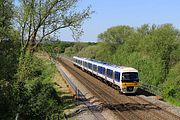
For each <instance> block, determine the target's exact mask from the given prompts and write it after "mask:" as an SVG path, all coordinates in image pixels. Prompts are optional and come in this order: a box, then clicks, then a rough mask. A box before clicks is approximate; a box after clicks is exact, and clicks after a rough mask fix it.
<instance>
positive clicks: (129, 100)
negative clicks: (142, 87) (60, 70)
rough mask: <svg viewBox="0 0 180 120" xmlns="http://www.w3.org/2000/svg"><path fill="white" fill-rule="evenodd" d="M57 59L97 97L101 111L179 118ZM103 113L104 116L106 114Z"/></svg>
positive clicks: (135, 117) (119, 116) (126, 116)
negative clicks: (122, 92) (120, 92)
mask: <svg viewBox="0 0 180 120" xmlns="http://www.w3.org/2000/svg"><path fill="white" fill-rule="evenodd" d="M58 61H60V63H61V64H62V65H63V66H64V67H65V68H66V69H67V70H68V71H69V72H70V73H71V74H72V75H73V76H75V78H76V79H77V80H78V81H79V82H81V83H82V84H83V85H84V86H85V87H86V88H87V89H88V90H89V91H90V93H92V94H93V95H94V96H96V97H97V98H98V99H97V100H96V101H98V104H97V105H98V106H99V109H100V110H101V111H103V110H104V111H105V110H111V111H112V112H113V113H114V114H115V115H116V117H113V118H115V119H124V120H131V119H133V120H139V119H148V120H166V119H167V120H169V119H171V120H180V116H178V115H175V114H174V113H171V112H170V111H167V110H166V109H163V108H161V107H160V106H157V105H155V104H153V103H151V102H149V101H148V100H146V99H145V98H143V97H139V96H137V95H124V94H119V93H118V91H117V90H115V89H113V88H112V87H110V86H108V85H106V84H105V83H103V82H101V81H100V80H98V79H96V78H95V77H93V76H92V75H89V74H87V73H85V72H83V71H82V70H80V69H79V68H77V67H75V66H73V64H72V62H71V61H69V60H67V59H65V58H61V59H58ZM100 101H101V102H100ZM104 115H105V116H106V114H104Z"/></svg>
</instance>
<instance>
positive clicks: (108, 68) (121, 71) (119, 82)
mask: <svg viewBox="0 0 180 120" xmlns="http://www.w3.org/2000/svg"><path fill="white" fill-rule="evenodd" d="M73 64H74V65H75V66H77V67H79V68H80V69H82V70H84V71H88V72H90V73H91V74H93V75H94V76H96V77H99V78H101V79H103V81H105V82H107V83H109V84H110V85H111V86H113V87H115V88H118V90H119V92H121V93H135V92H136V90H137V87H138V83H139V77H138V70H136V69H134V68H132V67H126V66H117V65H112V64H109V63H105V62H102V61H97V60H94V59H88V58H82V57H77V56H74V57H73Z"/></svg>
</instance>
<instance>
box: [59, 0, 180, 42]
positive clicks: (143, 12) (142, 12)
mask: <svg viewBox="0 0 180 120" xmlns="http://www.w3.org/2000/svg"><path fill="white" fill-rule="evenodd" d="M89 5H91V7H92V10H93V11H95V13H93V14H92V15H91V19H89V20H86V21H85V22H84V24H83V30H84V35H83V36H82V37H81V40H80V41H82V42H96V41H97V36H98V34H100V33H103V32H104V31H106V30H107V29H108V28H110V27H113V26H118V25H129V26H131V27H140V26H141V25H143V24H150V25H151V24H156V25H161V24H165V23H171V24H173V25H174V27H175V28H178V29H180V13H179V12H180V0H80V4H79V8H81V9H83V8H86V7H87V6H89ZM59 36H60V39H61V40H64V41H74V40H73V38H72V33H71V32H70V31H69V30H64V31H62V32H61V34H60V35H59Z"/></svg>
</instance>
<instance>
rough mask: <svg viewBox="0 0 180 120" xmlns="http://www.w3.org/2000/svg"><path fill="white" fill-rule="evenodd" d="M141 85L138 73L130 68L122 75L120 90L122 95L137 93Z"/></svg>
mask: <svg viewBox="0 0 180 120" xmlns="http://www.w3.org/2000/svg"><path fill="white" fill-rule="evenodd" d="M138 84H139V76H138V71H137V70H136V69H134V68H128V69H126V70H123V72H122V73H121V81H120V88H121V92H122V93H135V92H136V90H137V88H138Z"/></svg>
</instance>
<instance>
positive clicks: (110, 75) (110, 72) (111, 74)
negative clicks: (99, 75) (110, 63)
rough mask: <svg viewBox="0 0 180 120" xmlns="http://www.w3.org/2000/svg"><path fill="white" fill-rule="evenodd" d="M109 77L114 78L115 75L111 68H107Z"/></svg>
mask: <svg viewBox="0 0 180 120" xmlns="http://www.w3.org/2000/svg"><path fill="white" fill-rule="evenodd" d="M107 77H109V78H112V77H113V71H112V70H110V69H107Z"/></svg>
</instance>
